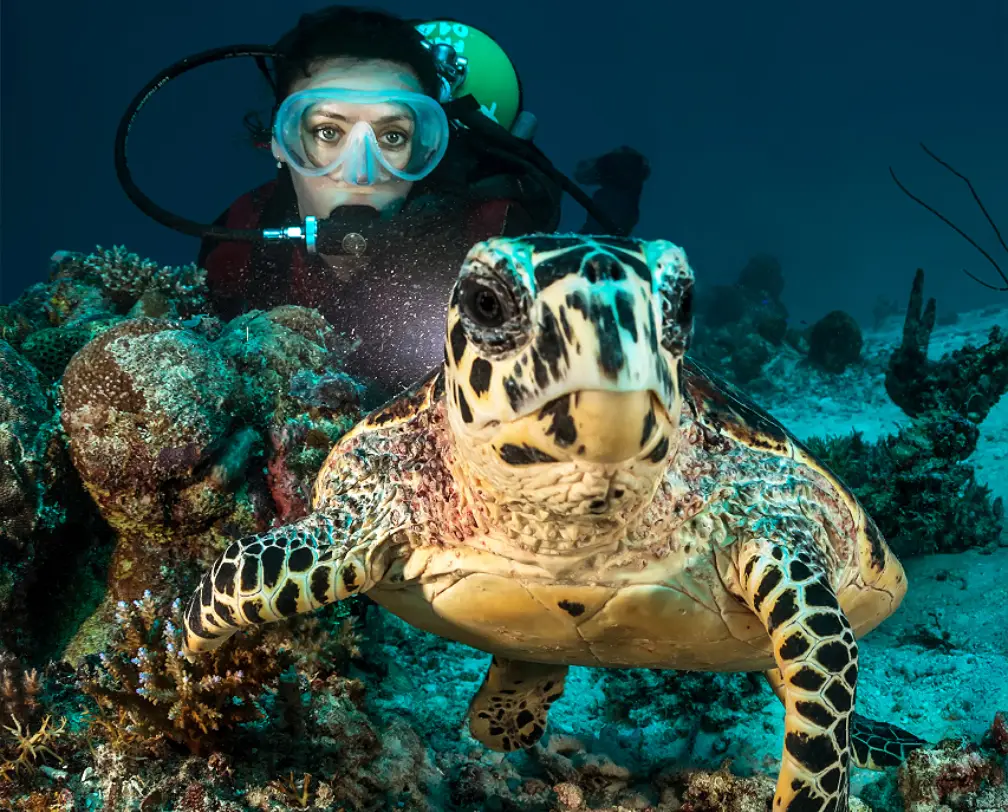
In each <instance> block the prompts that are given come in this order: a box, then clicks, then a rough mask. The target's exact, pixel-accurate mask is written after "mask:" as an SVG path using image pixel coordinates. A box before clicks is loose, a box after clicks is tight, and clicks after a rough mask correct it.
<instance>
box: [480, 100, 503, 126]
mask: <svg viewBox="0 0 1008 812" xmlns="http://www.w3.org/2000/svg"><path fill="white" fill-rule="evenodd" d="M480 112H481V113H482V114H483V115H485V116H486V117H487V118H488V119H490V120H491V121H493V122H494V123H496V124H500V122H499V121H497V102H491V104H490V106H489V107H487V106H486V105H485V104H481V105H480Z"/></svg>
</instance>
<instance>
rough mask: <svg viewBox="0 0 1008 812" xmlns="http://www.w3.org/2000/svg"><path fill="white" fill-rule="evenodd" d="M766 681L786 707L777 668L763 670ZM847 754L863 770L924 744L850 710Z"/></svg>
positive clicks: (896, 760)
mask: <svg viewBox="0 0 1008 812" xmlns="http://www.w3.org/2000/svg"><path fill="white" fill-rule="evenodd" d="M766 678H767V682H769V683H770V687H771V688H773V692H774V693H775V694H777V698H778V699H779V700H780V701H781V702H783V703H784V705H785V707H787V700H786V699H785V690H784V680H783V678H782V677H781V673H780V669H779V668H771V669H770V670H769V671H767V672H766ZM850 728H851V734H850V735H851V756H852V758H853V760H854V763H855V764H856V765H857V766H858V767H862V768H864V769H866V770H884V769H885V768H886V767H896V766H898V765H900V764H902V763H903V762H904V761H906V757H907V756H908V755H910V754H911V753H912V752H913V751H914V750H919V749H920V748H921V747H926V746H927V744H928V743H927V742H926V741H925V740H924V739H921V738H918V737H917V736H915V735H914V734H913V733H910V732H908V731H906V730H903V728H901V727H897V726H896V725H891V724H889V723H888V722H877V721H875V720H874V719H869V718H868V717H867V716H862V715H861V714H860V713H857V712H853V713H851V716H850Z"/></svg>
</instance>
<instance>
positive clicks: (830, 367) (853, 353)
mask: <svg viewBox="0 0 1008 812" xmlns="http://www.w3.org/2000/svg"><path fill="white" fill-rule="evenodd" d="M806 340H807V341H808V360H809V363H811V364H812V365H813V366H815V367H818V368H819V369H821V370H823V371H824V372H832V373H833V374H837V375H838V374H840V373H841V372H843V371H844V370H845V369H847V367H849V366H850V365H851V364H854V363H856V362H857V361H858V360H859V359H860V358H861V346H862V344H863V343H864V341H863V339H862V337H861V328H860V327H858V323H857V322H856V321H854V317H853V316H851V315H849V314H848V313H845V312H844V311H842V310H834V311H832V312H830V313H827V314H826V315H825V316H823V317H822V318H821V319H819V321H817V322H816V323H815V324H813V325H812V326H811V327H810V328H809V329H808V332H807V333H806Z"/></svg>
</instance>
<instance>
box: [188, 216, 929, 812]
mask: <svg viewBox="0 0 1008 812" xmlns="http://www.w3.org/2000/svg"><path fill="white" fill-rule="evenodd" d="M692 299H693V272H692V270H691V268H690V266H689V263H688V261H687V258H686V255H685V253H684V252H683V251H682V249H680V248H678V247H677V246H675V245H673V244H671V243H669V242H665V241H642V240H635V239H609V238H605V239H603V238H592V237H586V236H570V235H532V236H529V237H525V238H521V239H494V240H490V241H488V242H484V243H480V244H478V245H476V246H474V247H473V249H472V250H471V251H470V252H469V254H468V256H467V258H466V260H465V262H464V264H463V266H462V268H461V271H460V273H459V277H458V280H457V282H456V284H455V286H454V288H453V292H452V295H451V299H450V302H449V308H448V318H447V331H446V342H445V361H444V365H443V367H442V368H441V369H440V370H438V371H436V372H434V373H432V374H431V376H430V377H429V378H428V379H427V380H425V381H423V382H422V383H420V384H418V385H417V386H416V387H414V388H413V389H412V390H410V391H409V392H407V393H405V394H403V395H402V396H400V397H398V398H396V399H394V400H393V401H391V402H390V403H388V404H386V405H385V406H384V407H382V408H380V409H378V410H377V411H375V412H373V413H372V414H371V415H369V416H368V417H367V418H366V419H364V420H363V421H362V422H361V423H360V424H358V425H357V426H356V427H355V428H354V429H352V430H351V431H350V432H349V433H348V434H347V435H345V436H344V437H343V438H342V439H341V441H340V442H339V443H338V444H337V445H336V446H335V447H334V448H333V449H332V451H331V453H330V454H329V456H328V458H327V460H326V462H325V464H324V465H323V467H322V470H321V472H320V473H319V475H318V478H317V481H316V485H315V490H314V493H313V512H312V513H311V514H310V515H309V516H308V517H307V518H305V519H303V520H302V521H300V522H298V523H296V524H293V525H290V526H287V527H281V528H276V529H273V530H271V531H269V532H267V533H264V534H261V535H258V536H253V537H249V538H245V539H242V540H240V541H236V542H235V543H233V544H232V545H231V546H230V547H229V548H228V549H227V550H226V551H225V552H224V554H223V555H222V556H221V557H220V559H219V560H218V561H217V562H215V564H214V565H213V567H212V569H211V570H210V571H209V572H208V573H206V574H205V575H204V576H203V579H202V581H201V583H200V586H199V587H198V589H197V590H196V591H195V594H194V595H193V597H192V600H191V602H190V603H189V605H188V609H187V612H186V621H185V631H186V643H185V654H186V656H188V657H190V658H193V657H196V656H198V655H199V654H200V653H201V652H207V651H210V650H212V649H214V648H216V647H218V646H219V645H220V644H221V643H223V642H224V641H225V640H226V639H227V638H228V637H230V636H231V635H232V634H234V633H235V632H236V631H237V630H238V629H239V628H241V627H244V626H249V625H252V624H260V623H267V622H271V621H276V620H278V619H281V618H285V617H288V616H291V615H293V614H296V613H301V612H310V611H312V610H314V609H317V608H318V607H320V606H322V605H324V604H329V603H332V602H334V601H340V600H343V599H345V598H347V597H348V596H350V595H354V594H360V593H367V594H368V595H369V596H370V597H371V598H372V599H373V600H375V601H376V602H377V603H379V604H380V605H382V606H384V607H385V608H386V609H388V610H389V611H391V612H393V613H395V614H396V615H398V616H399V617H401V618H403V619H404V620H406V621H407V622H409V623H411V624H412V625H414V626H416V627H418V628H421V629H424V630H426V631H429V632H433V633H435V634H438V635H441V636H443V637H445V638H448V639H451V640H456V641H459V642H462V643H465V644H468V645H470V646H474V647H475V648H477V649H481V650H483V651H485V652H488V653H490V654H492V655H493V658H492V660H491V664H490V667H489V670H488V672H487V675H486V678H485V681H484V683H483V685H482V687H481V688H480V689H479V691H478V693H477V694H476V696H475V697H474V699H473V701H472V703H471V705H470V708H469V727H470V731H471V732H472V734H473V735H474V736H475V738H476V739H478V740H479V741H480V742H482V743H483V744H484V745H486V746H487V747H489V748H492V749H494V750H497V751H510V750H514V749H517V748H529V747H532V746H533V745H535V743H536V742H537V741H538V740H539V739H540V738H541V737H542V735H543V733H544V730H545V727H546V720H547V712H548V710H549V707H550V705H551V704H552V703H553V702H554V701H556V699H557V698H558V697H559V696H560V695H561V692H562V691H563V686H564V680H565V676H566V672H567V668H568V666H570V665H582V666H601V667H609V668H612V667H628V668H629V667H634V668H640V667H647V668H666V669H682V670H690V669H696V670H709V671H754V670H761V671H764V672H765V673H766V674H767V678H768V679H769V681H770V684H771V685H772V686H773V688H774V690H775V692H776V693H777V695H778V696H779V697H780V698H781V700H782V701H783V704H784V706H785V741H784V747H783V758H782V764H781V770H780V775H779V779H778V783H777V789H776V796H775V801H774V810H789V812H798V811H799V810H801V811H802V812H804V810H846V809H847V800H848V796H849V769H850V763H851V761H852V760H853V762H854V763H856V764H858V765H860V766H864V767H869V768H875V769H878V768H881V767H885V766H889V765H893V764H897V763H899V761H901V760H902V759H903V758H904V757H905V755H906V754H907V753H908V752H909V751H910V750H912V749H914V748H916V747H919V746H922V745H923V744H924V742H923V741H921V740H920V739H917V738H916V737H914V736H913V735H911V734H909V733H906V732H904V731H902V730H900V729H898V728H896V727H893V726H891V725H887V724H884V723H881V722H875V721H872V720H870V719H866V718H864V717H861V716H859V715H858V714H856V713H855V712H854V697H855V688H856V686H857V676H858V644H857V640H858V638H860V637H861V636H862V635H864V634H866V633H867V632H869V631H871V630H872V629H873V628H875V627H876V626H877V625H878V624H879V623H881V622H882V620H884V619H885V618H886V617H888V616H889V615H890V614H892V612H893V611H894V610H895V609H896V608H897V607H898V606H899V604H900V601H901V600H902V598H903V595H904V594H905V592H906V578H905V576H904V572H903V568H902V567H901V565H900V563H899V562H898V561H897V559H896V558H895V556H894V555H893V554H892V552H891V551H890V550H889V548H888V547H887V546H886V544H885V542H884V540H883V539H882V537H881V535H880V534H879V531H878V528H877V527H876V526H875V524H874V522H873V521H872V520H871V518H869V517H868V516H867V515H866V514H865V512H864V510H863V509H862V507H861V505H860V504H859V503H858V501H857V499H856V498H855V497H854V495H853V494H852V493H851V492H850V491H849V490H848V489H847V488H846V487H845V486H844V485H843V484H842V483H841V482H840V481H838V480H837V478H836V477H835V476H833V474H831V473H830V472H829V471H828V470H827V469H826V468H825V466H824V465H823V464H822V463H821V462H819V461H818V460H817V459H816V458H815V457H814V456H813V455H812V454H811V453H810V452H809V451H808V449H806V448H805V447H804V446H803V445H802V444H801V443H800V442H798V441H797V440H796V439H795V438H794V437H793V436H792V435H790V434H789V433H788V432H787V430H786V429H785V428H783V427H782V426H781V425H780V424H779V423H778V422H777V421H776V420H774V419H773V418H772V417H771V416H770V415H768V414H767V413H765V412H764V411H762V410H761V409H760V408H758V407H757V406H756V405H754V404H753V403H752V402H751V401H749V400H748V399H747V398H746V397H745V396H744V395H742V394H741V393H740V392H738V391H736V390H735V389H734V388H732V387H731V386H729V385H728V384H726V383H724V382H722V381H720V380H719V379H717V378H716V377H715V376H714V375H713V374H712V373H710V372H709V371H707V370H705V369H704V368H702V367H701V366H700V365H698V364H697V363H695V362H693V361H691V360H690V359H687V358H686V357H685V355H686V351H687V349H688V347H689V343H690V339H691V336H692V331H693V318H692Z"/></svg>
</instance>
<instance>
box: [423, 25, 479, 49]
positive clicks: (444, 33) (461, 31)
mask: <svg viewBox="0 0 1008 812" xmlns="http://www.w3.org/2000/svg"><path fill="white" fill-rule="evenodd" d="M416 29H417V31H419V32H420V33H421V34H423V36H424V39H426V40H428V41H429V42H430V43H431V45H440V44H442V43H443V44H445V45H451V47H452V48H454V49H455V53H456V54H458V55H459V56H461V55H462V54H463V53H464V52H465V39H466V37H468V36H469V26H466V25H462V23H449V22H434V23H423V24H422V25H418V26H417V27H416ZM453 37H454V39H453Z"/></svg>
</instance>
